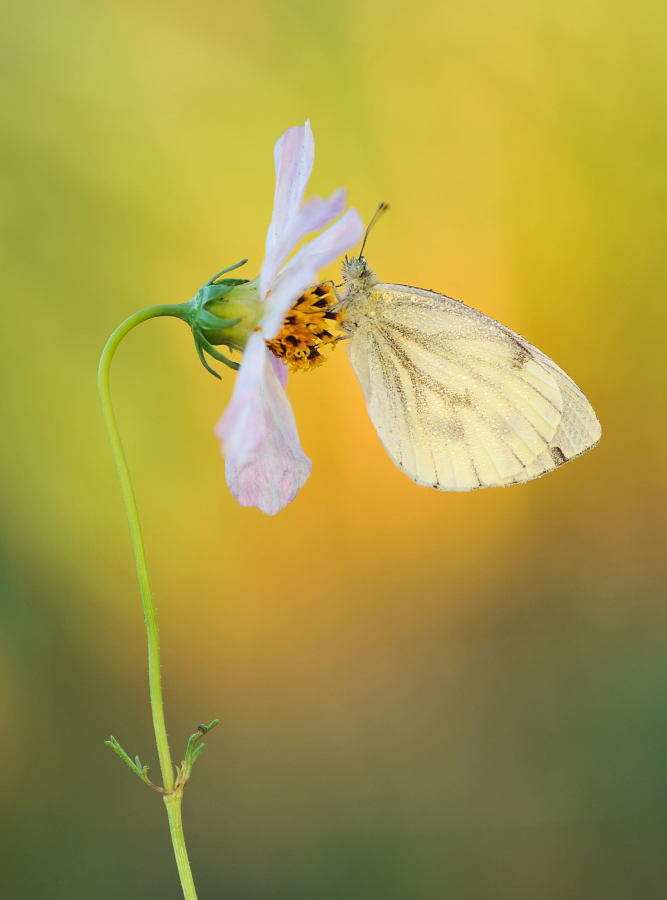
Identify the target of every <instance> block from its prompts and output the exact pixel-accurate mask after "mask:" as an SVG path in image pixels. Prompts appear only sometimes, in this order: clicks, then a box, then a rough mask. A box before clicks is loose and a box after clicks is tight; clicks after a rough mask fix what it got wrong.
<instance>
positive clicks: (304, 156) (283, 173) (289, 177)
mask: <svg viewBox="0 0 667 900" xmlns="http://www.w3.org/2000/svg"><path fill="white" fill-rule="evenodd" d="M273 158H274V161H275V164H276V191H275V194H274V197H273V216H272V217H271V224H270V226H269V231H268V234H267V235H266V254H267V256H268V254H269V250H270V249H271V247H272V246H273V245H274V244H275V243H276V241H278V240H280V238H281V237H282V235H283V234H284V233H285V231H286V230H287V229H288V228H289V226H290V225H291V224H292V222H293V221H294V219H296V217H297V215H298V214H299V210H300V208H301V203H302V201H303V195H304V194H305V192H306V185H307V184H308V179H309V178H310V173H311V172H312V170H313V162H314V161H315V141H314V140H313V132H312V131H311V130H310V120H307V121H306V124H305V125H295V126H294V127H293V128H288V129H287V131H286V132H285V134H283V136H282V137H280V138H278V141H277V143H276V146H275V147H274V148H273Z"/></svg>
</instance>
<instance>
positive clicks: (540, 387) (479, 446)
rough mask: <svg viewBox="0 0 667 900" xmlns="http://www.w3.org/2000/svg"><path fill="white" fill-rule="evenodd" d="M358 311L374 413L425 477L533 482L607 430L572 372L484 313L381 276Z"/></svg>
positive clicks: (422, 480) (409, 467)
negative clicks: (382, 280)
mask: <svg viewBox="0 0 667 900" xmlns="http://www.w3.org/2000/svg"><path fill="white" fill-rule="evenodd" d="M349 313H350V314H351V318H354V323H353V327H350V330H351V331H352V338H351V340H350V345H349V353H350V360H351V363H352V366H353V368H354V370H355V372H356V374H357V376H358V378H359V381H360V383H361V386H362V389H363V392H364V395H365V397H366V402H367V406H368V411H369V415H370V417H371V420H372V422H373V424H374V426H375V428H376V429H377V432H378V434H379V436H380V439H381V441H382V443H383V444H384V446H385V448H386V450H387V452H388V453H389V455H390V456H391V458H392V459H393V461H394V462H395V463H396V464H397V465H398V466H399V467H400V468H402V469H404V470H405V472H406V473H407V474H408V475H409V476H410V477H411V478H413V479H414V480H415V481H416V482H417V483H418V484H422V485H429V486H433V487H437V488H440V489H441V490H458V491H463V490H471V489H472V488H478V487H491V486H494V485H507V484H513V483H515V482H518V481H527V480H529V479H530V478H535V477H537V476H538V475H541V474H543V473H544V472H546V471H549V470H550V469H552V468H555V467H556V466H557V465H560V464H561V463H563V462H565V461H567V459H570V458H572V457H573V456H576V455H579V453H583V452H584V450H586V449H588V448H589V447H591V446H592V445H593V444H594V443H596V442H597V440H598V439H599V424H598V422H597V419H596V417H595V413H593V410H592V409H591V407H590V404H589V403H588V401H587V400H586V398H585V397H584V396H583V394H582V393H581V391H579V389H578V388H577V387H576V385H575V384H574V383H573V382H572V381H571V379H569V378H568V376H567V375H565V373H564V372H562V370H561V369H559V368H558V366H556V365H555V363H553V362H552V361H551V360H550V359H549V358H548V357H546V356H544V354H542V353H540V351H538V350H536V348H534V347H532V346H531V345H530V344H529V343H528V342H527V341H524V340H523V339H522V338H520V337H519V336H518V335H516V334H514V333H513V332H512V331H510V330H509V329H508V328H505V327H504V326H503V325H500V324H499V323H497V322H495V321H494V320H492V319H490V318H488V317H487V316H485V315H483V314H482V313H480V312H478V311H477V310H474V309H471V308H470V307H467V306H465V304H463V303H459V302H458V301H456V300H452V299H451V298H449V297H445V296H444V295H442V294H437V293H434V292H433V291H426V290H423V289H419V288H411V287H406V286H404V285H396V284H376V285H375V286H374V287H373V289H372V290H371V291H370V292H369V293H368V295H367V296H365V297H363V298H360V297H359V298H357V299H356V300H355V302H354V304H353V306H350V310H349Z"/></svg>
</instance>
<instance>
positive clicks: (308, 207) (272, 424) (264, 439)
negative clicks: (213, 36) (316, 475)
mask: <svg viewBox="0 0 667 900" xmlns="http://www.w3.org/2000/svg"><path fill="white" fill-rule="evenodd" d="M273 155H274V159H275V166H276V192H275V197H274V201H273V216H272V218H271V224H270V225H269V231H268V234H267V236H266V254H265V256H264V262H263V263H262V267H261V270H260V275H259V295H260V300H261V301H263V303H264V306H263V312H262V317H261V319H260V321H259V324H258V326H257V328H256V329H255V331H254V332H253V333H252V334H251V336H250V338H249V339H248V343H247V344H246V347H245V350H244V352H243V360H242V362H241V367H240V369H239V373H238V375H237V378H236V382H235V384H234V391H233V393H232V399H231V401H230V403H229V405H228V406H227V409H226V410H225V412H224V413H223V415H222V418H221V419H220V421H219V422H218V424H217V426H216V428H215V433H216V435H217V436H218V437H219V438H220V440H221V442H222V452H223V454H224V456H225V474H226V476H227V484H228V485H229V489H230V491H231V492H232V495H233V496H234V498H235V499H236V500H237V501H238V503H239V504H240V505H241V506H256V507H258V508H259V509H261V510H262V511H263V512H265V513H267V515H270V516H272V515H275V514H276V513H277V512H278V511H279V510H281V509H282V508H283V507H284V506H286V505H287V504H288V503H290V502H291V501H292V500H293V499H294V498H295V496H296V494H297V491H298V490H299V489H300V488H302V487H303V485H304V484H305V483H306V481H307V479H308V476H309V475H310V470H311V462H310V460H309V459H308V457H307V456H306V455H305V453H304V452H303V450H302V449H301V444H300V443H299V435H298V434H297V430H296V422H295V419H294V413H293V412H292V407H291V406H290V402H289V400H288V399H287V394H286V393H285V382H286V380H287V369H286V368H285V366H284V365H283V364H282V363H281V362H280V361H279V360H278V359H277V358H276V357H275V356H274V355H273V354H272V353H271V352H270V351H269V350H268V349H267V346H266V341H270V340H272V339H273V338H274V337H275V336H276V335H277V334H278V332H279V331H280V329H281V328H282V325H283V322H284V320H285V316H286V315H287V313H288V312H289V310H290V309H291V307H292V306H293V305H294V303H295V302H296V300H297V299H298V298H299V297H300V295H301V294H302V293H303V292H304V291H305V290H306V289H307V288H308V287H310V286H311V285H312V284H314V283H315V282H316V281H317V273H318V270H319V269H320V268H321V267H322V266H325V265H327V264H328V263H331V262H333V261H334V260H335V259H336V258H337V257H338V256H340V255H341V254H342V253H344V252H345V251H346V250H348V249H349V248H350V247H352V246H354V244H356V243H357V242H358V241H359V240H360V239H361V236H362V233H363V224H362V221H361V218H360V217H359V214H358V213H357V211H356V210H354V209H349V210H348V211H347V212H346V213H345V215H344V216H342V218H340V219H338V221H337V222H335V224H333V225H330V223H331V222H332V221H333V220H334V219H336V218H337V217H338V216H340V214H341V213H342V212H343V210H344V209H345V199H346V198H345V191H344V190H343V189H342V188H341V189H339V190H338V191H335V192H334V193H333V194H332V195H331V197H329V199H328V200H323V199H322V198H320V197H312V198H311V199H310V200H308V201H307V202H306V203H303V195H304V193H305V190H306V185H307V183H308V179H309V178H310V173H311V171H312V168H313V161H314V157H315V144H314V141H313V134H312V131H311V130H310V122H306V124H305V125H297V126H295V127H294V128H289V129H288V130H287V131H286V132H285V134H284V135H283V136H282V137H281V138H280V139H279V140H278V142H277V144H276V146H275V149H274V151H273ZM302 203H303V205H302ZM326 226H329V227H328V228H326ZM323 228H326V230H325V231H322V233H321V234H320V235H318V237H316V238H315V239H314V240H312V241H310V242H309V243H307V244H304V246H303V247H301V249H300V250H299V251H298V253H296V254H295V255H294V256H293V257H292V259H290V261H289V262H287V263H285V261H286V260H287V258H288V257H289V255H290V254H291V253H292V251H293V250H294V248H295V247H296V245H297V244H298V243H299V242H300V241H301V240H302V238H304V237H305V236H306V235H307V234H311V233H312V232H314V231H321V230H322V229H323Z"/></svg>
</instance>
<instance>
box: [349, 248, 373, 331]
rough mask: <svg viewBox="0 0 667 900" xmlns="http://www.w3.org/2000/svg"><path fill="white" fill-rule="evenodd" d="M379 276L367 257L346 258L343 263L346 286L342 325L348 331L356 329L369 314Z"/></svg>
mask: <svg viewBox="0 0 667 900" xmlns="http://www.w3.org/2000/svg"><path fill="white" fill-rule="evenodd" d="M377 283H378V278H377V276H376V274H375V272H374V271H373V270H372V269H371V268H369V266H368V263H367V262H366V259H365V257H363V256H360V257H358V258H356V259H347V258H346V259H345V262H344V263H343V286H344V288H345V290H344V292H343V297H342V300H341V303H340V307H341V309H342V310H343V319H342V322H341V325H342V327H343V328H344V329H346V330H347V331H354V330H356V328H358V326H359V325H360V323H361V320H363V319H364V318H365V317H366V316H367V315H368V314H369V310H370V305H372V304H371V296H372V294H373V293H374V288H375V285H376V284H377Z"/></svg>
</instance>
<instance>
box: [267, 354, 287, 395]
mask: <svg viewBox="0 0 667 900" xmlns="http://www.w3.org/2000/svg"><path fill="white" fill-rule="evenodd" d="M269 359H270V360H271V365H272V366H273V368H274V370H275V373H276V375H277V376H278V381H279V382H280V383H281V385H282V386H283V387H285V385H286V384H287V366H286V365H285V363H284V362H282V360H280V359H278V357H277V356H274V355H273V353H270V354H269Z"/></svg>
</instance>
